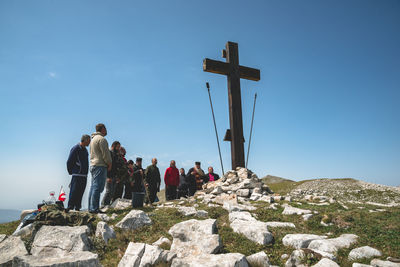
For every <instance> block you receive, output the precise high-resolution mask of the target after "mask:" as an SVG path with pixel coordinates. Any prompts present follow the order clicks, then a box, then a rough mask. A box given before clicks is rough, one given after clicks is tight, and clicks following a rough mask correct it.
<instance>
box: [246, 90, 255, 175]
mask: <svg viewBox="0 0 400 267" xmlns="http://www.w3.org/2000/svg"><path fill="white" fill-rule="evenodd" d="M256 99H257V93H256V94H255V95H254V105H253V116H252V118H251V127H250V137H249V146H248V148H247V159H246V169H247V164H248V163H249V153H250V144H251V135H252V133H253V122H254V111H255V110H256Z"/></svg>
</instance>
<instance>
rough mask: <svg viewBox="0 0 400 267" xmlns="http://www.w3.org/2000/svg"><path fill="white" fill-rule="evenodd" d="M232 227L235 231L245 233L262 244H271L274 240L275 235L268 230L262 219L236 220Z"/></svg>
mask: <svg viewBox="0 0 400 267" xmlns="http://www.w3.org/2000/svg"><path fill="white" fill-rule="evenodd" d="M231 228H232V229H233V231H234V232H235V233H239V234H243V235H244V236H246V237H247V238H248V239H250V240H251V241H253V242H256V243H258V244H261V245H266V244H270V243H272V242H273V241H274V237H273V235H272V234H271V233H270V232H269V231H268V227H267V224H266V223H265V222H260V221H251V223H249V221H243V220H234V221H233V222H231Z"/></svg>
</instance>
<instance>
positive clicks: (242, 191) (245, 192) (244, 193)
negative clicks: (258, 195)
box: [236, 189, 250, 197]
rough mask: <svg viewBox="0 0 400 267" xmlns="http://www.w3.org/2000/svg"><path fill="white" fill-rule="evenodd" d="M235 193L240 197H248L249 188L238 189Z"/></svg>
mask: <svg viewBox="0 0 400 267" xmlns="http://www.w3.org/2000/svg"><path fill="white" fill-rule="evenodd" d="M236 194H237V195H238V196H240V197H249V195H250V190H249V189H239V190H237V191H236Z"/></svg>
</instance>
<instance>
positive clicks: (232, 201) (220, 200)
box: [212, 193, 238, 205]
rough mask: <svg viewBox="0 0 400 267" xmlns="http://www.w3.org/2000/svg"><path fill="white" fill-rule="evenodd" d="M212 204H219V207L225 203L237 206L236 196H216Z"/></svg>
mask: <svg viewBox="0 0 400 267" xmlns="http://www.w3.org/2000/svg"><path fill="white" fill-rule="evenodd" d="M212 201H213V202H215V203H217V204H220V205H224V204H225V203H229V204H237V203H238V202H237V196H236V194H230V195H229V194H225V193H223V194H221V195H218V196H217V197H215V198H214V199H213V200H212Z"/></svg>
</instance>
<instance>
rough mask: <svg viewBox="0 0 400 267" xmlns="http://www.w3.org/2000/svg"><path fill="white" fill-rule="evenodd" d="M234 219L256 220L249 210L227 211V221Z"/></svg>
mask: <svg viewBox="0 0 400 267" xmlns="http://www.w3.org/2000/svg"><path fill="white" fill-rule="evenodd" d="M234 220H242V221H257V220H256V219H255V218H254V217H253V216H251V214H250V212H247V211H234V212H231V213H229V221H230V222H233V221H234Z"/></svg>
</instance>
